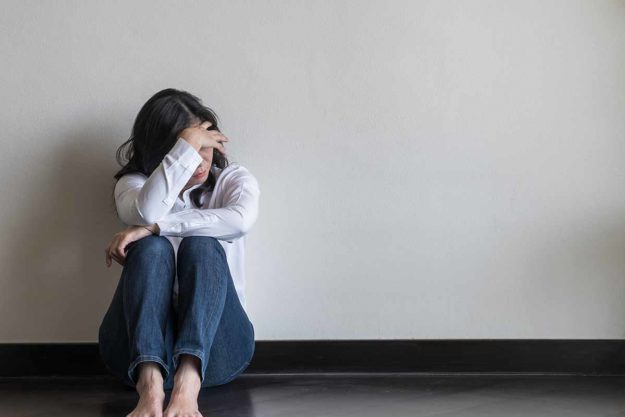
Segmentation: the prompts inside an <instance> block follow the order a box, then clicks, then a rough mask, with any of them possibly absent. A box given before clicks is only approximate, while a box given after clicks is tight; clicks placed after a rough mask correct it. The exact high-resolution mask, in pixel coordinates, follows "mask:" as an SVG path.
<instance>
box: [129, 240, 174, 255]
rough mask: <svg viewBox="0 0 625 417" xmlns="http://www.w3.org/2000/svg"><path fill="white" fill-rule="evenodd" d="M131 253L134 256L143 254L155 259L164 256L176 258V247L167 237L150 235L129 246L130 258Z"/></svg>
mask: <svg viewBox="0 0 625 417" xmlns="http://www.w3.org/2000/svg"><path fill="white" fill-rule="evenodd" d="M131 253H132V254H133V256H136V254H141V255H142V256H148V257H150V259H154V258H158V257H163V256H174V247H173V246H172V244H171V242H169V240H168V239H167V238H166V237H163V236H157V235H150V236H146V237H144V238H142V239H139V240H136V241H134V242H132V243H131V244H130V245H129V246H128V256H130V254H131Z"/></svg>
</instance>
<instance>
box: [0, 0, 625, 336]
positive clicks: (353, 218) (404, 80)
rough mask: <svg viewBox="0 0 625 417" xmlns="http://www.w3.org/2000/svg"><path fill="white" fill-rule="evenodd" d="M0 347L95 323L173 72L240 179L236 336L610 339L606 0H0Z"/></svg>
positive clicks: (614, 257) (614, 305)
mask: <svg viewBox="0 0 625 417" xmlns="http://www.w3.org/2000/svg"><path fill="white" fill-rule="evenodd" d="M3 9H4V11H3V13H2V14H0V28H1V35H2V36H1V37H0V52H1V55H0V56H2V61H3V64H2V65H1V66H0V91H1V92H2V111H1V112H0V124H1V126H2V138H1V141H2V142H1V143H2V151H1V152H0V158H1V159H0V162H1V163H0V184H1V190H2V195H3V199H2V209H1V210H0V262H1V264H0V265H2V270H1V272H0V342H57V341H58V342H78V341H85V342H94V341H96V340H97V328H98V325H99V323H100V320H101V318H102V316H103V314H104V312H105V310H106V308H107V307H108V303H109V302H110V298H111V296H112V294H113V290H114V288H115V285H116V283H117V280H118V279H119V274H120V271H121V268H120V267H119V266H115V267H114V268H111V269H107V268H106V267H105V264H104V247H105V246H106V245H107V244H108V242H109V240H110V237H111V236H112V235H113V233H114V232H116V231H117V230H118V229H119V224H118V223H117V221H116V219H115V218H114V214H113V211H112V205H111V201H110V191H111V187H112V185H113V180H112V175H113V173H114V172H115V170H116V169H117V167H116V164H115V161H114V158H113V156H114V151H115V149H116V148H117V146H118V145H119V144H120V143H121V142H122V141H124V140H125V139H126V138H127V137H128V135H129V133H130V128H131V126H132V122H133V120H134V117H135V115H136V113H137V112H138V110H139V108H140V107H141V105H142V104H143V103H144V102H145V101H146V100H147V99H148V98H149V97H150V96H151V95H152V94H154V93H155V92H156V91H158V90H160V89H162V88H166V87H175V88H181V89H185V90H188V91H190V92H192V93H194V94H196V95H199V96H200V97H202V98H203V99H204V101H205V102H206V103H207V104H208V105H209V106H211V107H213V108H214V109H215V110H216V111H217V112H218V114H219V115H220V116H221V119H222V122H223V128H224V131H225V133H226V134H227V135H228V136H229V137H230V138H231V142H230V147H229V148H230V150H231V154H232V155H233V156H234V160H236V161H238V162H240V163H242V164H244V165H246V166H247V167H248V168H249V169H250V170H251V171H252V172H253V173H254V174H255V175H256V176H257V177H258V179H259V182H260V184H261V190H262V196H261V217H260V219H259V221H258V223H257V225H256V226H255V228H254V229H253V231H252V233H251V234H250V235H249V241H248V259H247V266H248V276H249V277H248V300H249V310H250V314H251V317H252V319H253V322H254V324H255V328H256V332H257V338H258V339H260V340H267V339H378V338H384V339H395V338H419V339H421V338H622V337H624V336H625V192H624V184H625V141H624V139H625V138H624V132H625V117H624V116H625V20H624V19H625V2H624V1H616V0H613V1H607V0H602V1H599V0H592V1H591V0H583V1H581V0H578V1H573V0H549V1H545V0H541V1H538V0H534V1H528V0H515V1H495V0H493V1H464V0H463V1H450V0H445V1H414V0H411V1H337V0H333V1H329V0H328V1H265V2H252V1H247V2H243V1H222V2H199V1H197V2H195V1H194V2H192V1H186V2H182V1H177V2H155V1H147V0H143V1H135V2H122V1H118V2H111V1H107V2H102V1H98V2H96V1H54V2H52V1H48V2H46V1H31V2H26V1H8V2H7V1H5V2H4V3H3Z"/></svg>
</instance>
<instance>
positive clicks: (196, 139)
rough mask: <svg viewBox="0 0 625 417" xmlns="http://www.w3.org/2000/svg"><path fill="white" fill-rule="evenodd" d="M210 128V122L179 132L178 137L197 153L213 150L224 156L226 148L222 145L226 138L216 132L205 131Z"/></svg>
mask: <svg viewBox="0 0 625 417" xmlns="http://www.w3.org/2000/svg"><path fill="white" fill-rule="evenodd" d="M211 126H212V124H211V123H210V122H204V123H202V124H200V125H198V126H192V127H187V128H186V129H184V130H183V131H182V132H180V134H179V135H178V137H181V138H182V139H184V140H186V141H187V142H189V143H190V144H191V145H193V146H194V147H195V149H196V150H197V151H200V150H202V149H205V148H214V149H217V150H218V151H219V152H221V153H222V154H224V155H225V154H226V148H224V145H223V143H224V142H228V138H227V137H225V136H224V135H223V134H222V133H221V132H220V131H218V130H206V129H208V128H210V127H211Z"/></svg>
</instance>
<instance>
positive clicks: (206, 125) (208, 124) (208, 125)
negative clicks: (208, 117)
mask: <svg viewBox="0 0 625 417" xmlns="http://www.w3.org/2000/svg"><path fill="white" fill-rule="evenodd" d="M212 125H213V124H212V123H211V122H203V123H202V124H201V125H200V127H201V128H202V129H205V130H206V129H208V128H209V127H211V126H212Z"/></svg>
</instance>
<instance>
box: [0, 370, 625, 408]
mask: <svg viewBox="0 0 625 417" xmlns="http://www.w3.org/2000/svg"><path fill="white" fill-rule="evenodd" d="M168 394H169V393H168ZM137 398H138V397H137V394H136V393H135V392H134V391H133V390H132V389H130V388H126V387H124V386H121V385H119V384H118V383H117V382H115V381H113V380H111V379H110V378H107V377H87V378H86V377H76V378H60V377H52V378H0V416H1V417H5V416H6V417H26V416H28V417H34V416H42V417H43V416H46V417H53V416H64V417H72V416H116V417H118V416H119V417H124V416H125V415H126V414H127V413H128V412H130V411H131V410H132V409H133V408H134V405H135V403H136V401H137ZM200 411H201V412H202V414H203V415H204V417H209V416H263V417H281V416H289V417H292V416H293V417H295V416H297V417H311V416H324V417H330V416H354V417H367V416H384V417H390V416H393V417H394V416H398V417H399V416H411V417H412V416H422V417H430V416H437V417H443V416H462V417H467V416H481V417H484V416H562V417H565V416H566V417H574V416H584V417H591V416H625V377H621V376H619V377H590V376H519V375H517V376H514V375H481V376H475V375H464V376H461V375H453V376H445V375H414V374H412V375H411V374H308V375H254V374H250V375H242V376H240V377H239V378H237V379H235V380H234V381H232V382H230V383H229V384H226V385H223V386H221V387H215V388H205V389H203V390H202V393H201V394H200Z"/></svg>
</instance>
